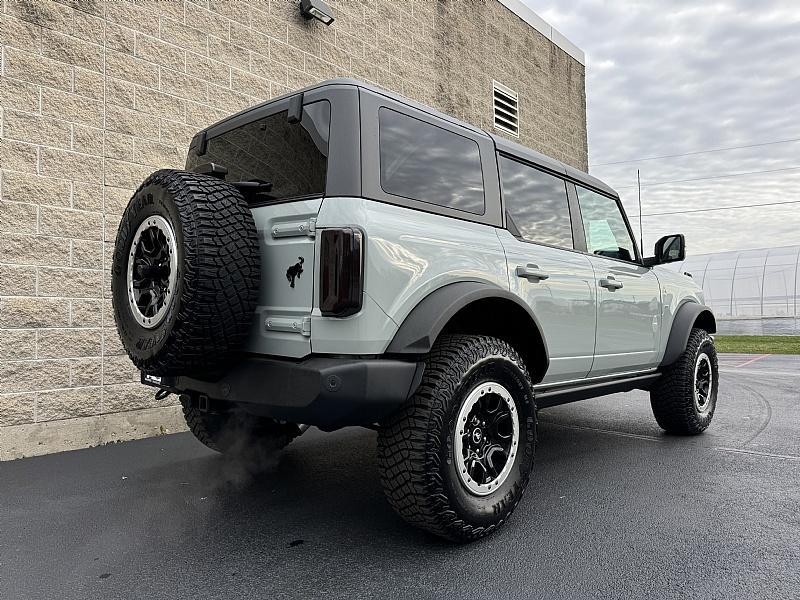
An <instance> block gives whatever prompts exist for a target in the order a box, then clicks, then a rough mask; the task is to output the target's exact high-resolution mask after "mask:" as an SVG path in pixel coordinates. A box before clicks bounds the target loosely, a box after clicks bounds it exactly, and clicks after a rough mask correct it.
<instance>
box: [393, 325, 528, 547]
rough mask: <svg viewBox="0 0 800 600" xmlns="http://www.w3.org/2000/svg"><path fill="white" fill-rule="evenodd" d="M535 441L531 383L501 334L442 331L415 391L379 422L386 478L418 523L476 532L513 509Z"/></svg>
mask: <svg viewBox="0 0 800 600" xmlns="http://www.w3.org/2000/svg"><path fill="white" fill-rule="evenodd" d="M535 447H536V403H535V401H534V390H533V383H532V381H531V376H530V374H529V373H528V369H527V366H526V364H525V361H524V360H523V359H522V357H521V356H520V355H519V353H518V352H517V351H516V350H515V349H514V348H513V347H512V346H511V345H510V344H509V343H508V342H506V341H504V340H501V339H498V338H495V337H491V336H485V335H465V334H451V335H447V334H445V335H442V336H440V337H439V339H437V340H436V343H435V344H434V345H433V348H432V349H431V351H430V353H429V354H428V356H427V357H426V360H425V371H424V373H423V376H422V381H421V382H420V385H419V387H418V388H417V390H416V392H415V393H414V395H413V396H412V397H411V398H409V399H408V400H407V401H406V403H405V405H404V406H403V407H402V408H400V409H399V410H398V411H397V412H396V413H394V414H392V415H390V416H389V418H387V419H386V420H385V421H384V422H382V423H381V424H380V428H379V429H378V466H379V468H380V474H381V485H382V486H383V490H384V492H385V494H386V498H387V500H388V501H389V504H391V506H392V508H394V510H395V511H396V512H397V513H398V514H399V515H400V516H401V517H402V518H403V519H405V520H406V521H407V522H409V523H411V524H412V525H415V526H416V527H420V528H421V529H424V530H426V531H428V532H430V533H433V534H436V535H439V536H441V537H443V538H446V539H449V540H452V541H456V542H468V541H472V540H477V539H478V538H481V537H484V536H486V535H489V534H490V533H492V532H493V531H495V530H497V529H498V528H499V527H502V526H503V524H504V523H506V522H507V521H508V519H509V518H510V516H511V514H512V513H513V512H514V509H515V508H516V506H517V504H518V503H519V501H520V499H521V498H522V494H523V492H524V491H525V487H526V486H527V485H528V480H529V479H530V475H531V467H532V465H533V457H534V452H535Z"/></svg>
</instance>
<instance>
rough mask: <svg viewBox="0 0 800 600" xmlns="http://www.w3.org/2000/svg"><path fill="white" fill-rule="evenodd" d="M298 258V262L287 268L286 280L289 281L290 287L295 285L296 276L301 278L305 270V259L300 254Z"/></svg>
mask: <svg viewBox="0 0 800 600" xmlns="http://www.w3.org/2000/svg"><path fill="white" fill-rule="evenodd" d="M297 260H298V262H297V263H295V264H293V265H292V266H291V267H289V268H288V269H286V280H287V281H288V282H289V287H294V280H295V278H299V277H300V274H301V273H302V272H303V262H305V261H304V260H303V257H302V256H298V257H297Z"/></svg>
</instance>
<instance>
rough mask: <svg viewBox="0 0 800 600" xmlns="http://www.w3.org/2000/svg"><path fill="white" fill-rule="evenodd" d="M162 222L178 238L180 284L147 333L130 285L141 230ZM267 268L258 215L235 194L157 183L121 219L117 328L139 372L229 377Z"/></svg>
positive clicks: (201, 183)
mask: <svg viewBox="0 0 800 600" xmlns="http://www.w3.org/2000/svg"><path fill="white" fill-rule="evenodd" d="M157 216H160V217H162V218H164V219H165V220H166V221H167V222H168V223H169V224H170V226H171V227H172V230H173V232H174V234H175V243H176V246H177V255H178V258H177V278H176V281H175V290H174V291H173V293H172V295H171V298H172V299H171V304H170V305H169V308H168V309H167V312H166V316H165V317H164V318H163V321H162V322H161V323H160V324H159V325H158V326H156V327H154V328H150V329H148V328H145V327H144V326H142V325H141V323H139V322H138V321H137V320H136V315H135V313H134V311H133V309H132V307H131V304H130V303H129V300H128V285H127V279H126V277H127V268H128V260H129V254H130V252H131V248H132V244H133V240H134V236H135V233H136V230H137V228H138V227H139V226H140V224H142V223H143V222H144V221H145V220H146V219H147V218H148V217H157ZM260 263H261V255H260V250H259V243H258V232H257V230H256V225H255V222H254V220H253V215H252V213H251V212H250V209H249V208H248V206H247V203H246V202H245V200H244V198H243V197H242V195H241V194H240V193H239V192H238V190H237V189H236V188H235V187H233V186H231V185H230V184H227V183H225V182H224V181H221V180H220V179H217V178H215V177H210V176H207V175H200V174H197V173H191V172H187V171H177V170H171V169H162V170H160V171H156V172H155V173H153V174H152V175H150V176H149V177H148V178H147V179H146V180H145V181H144V183H142V185H141V186H140V187H139V189H138V190H136V192H135V193H134V195H133V197H132V198H131V200H130V202H129V204H128V207H127V208H126V210H125V213H124V214H123V216H122V221H121V223H120V227H119V231H118V233H117V239H116V245H115V248H114V258H113V264H112V274H111V289H112V301H113V306H114V320H115V321H116V324H117V330H118V332H119V335H120V338H121V340H122V345H123V346H124V348H125V350H126V351H127V353H128V355H129V356H130V358H131V360H132V361H133V363H134V364H135V365H136V367H138V368H139V369H140V370H141V371H144V372H145V373H151V374H154V375H191V374H204V375H208V374H209V373H211V372H213V371H215V370H220V369H223V368H224V367H225V366H226V364H228V363H230V362H231V360H232V359H233V357H235V355H236V352H237V350H239V349H240V348H241V346H242V344H243V343H244V341H245V339H246V336H247V335H248V333H249V330H250V325H251V323H252V321H253V317H254V312H255V308H256V304H257V300H258V292H259V279H260Z"/></svg>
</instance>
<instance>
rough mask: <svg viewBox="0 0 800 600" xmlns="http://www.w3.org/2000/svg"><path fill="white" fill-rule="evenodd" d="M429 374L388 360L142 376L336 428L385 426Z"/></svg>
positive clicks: (283, 363) (257, 361)
mask: <svg viewBox="0 0 800 600" xmlns="http://www.w3.org/2000/svg"><path fill="white" fill-rule="evenodd" d="M423 370H424V363H422V362H407V361H401V360H392V359H384V358H327V357H321V356H315V357H311V358H307V359H305V360H302V361H299V362H296V361H290V360H282V359H275V358H262V357H248V358H245V359H243V360H241V361H239V362H238V363H237V364H236V365H234V366H233V367H232V368H231V369H229V370H228V371H227V372H226V373H225V375H223V376H222V377H220V378H219V379H216V380H215V381H204V380H201V379H195V378H192V377H183V376H178V377H162V378H155V377H152V376H148V375H144V374H142V383H144V384H146V385H150V386H153V387H158V388H161V389H166V390H169V391H172V392H176V393H193V394H196V395H205V396H207V397H208V398H209V399H210V400H212V401H213V400H222V401H225V402H232V403H236V404H238V405H240V406H241V407H242V408H243V409H244V410H247V411H249V412H253V413H255V414H263V415H268V416H271V417H274V418H276V419H282V420H285V421H290V422H293V423H305V424H309V425H316V426H317V427H320V428H321V429H326V430H332V429H338V428H340V427H345V426H347V425H369V424H372V423H378V422H380V421H381V420H383V419H384V418H385V417H387V416H388V415H389V414H391V413H392V412H394V411H395V410H396V409H397V408H399V407H400V406H401V405H402V404H403V403H404V402H405V401H406V400H407V399H408V398H409V396H411V394H413V393H414V391H415V390H416V388H417V386H418V385H419V382H420V381H421V379H422V372H423Z"/></svg>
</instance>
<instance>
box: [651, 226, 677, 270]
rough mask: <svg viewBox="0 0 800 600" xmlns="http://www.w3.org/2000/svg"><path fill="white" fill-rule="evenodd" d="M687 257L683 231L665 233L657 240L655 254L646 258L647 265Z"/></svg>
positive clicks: (675, 260)
mask: <svg viewBox="0 0 800 600" xmlns="http://www.w3.org/2000/svg"><path fill="white" fill-rule="evenodd" d="M685 258H686V238H685V237H684V236H683V234H681V233H675V234H673V235H665V236H664V237H662V238H661V239H660V240H658V241H657V242H656V247H655V256H651V257H648V258H645V259H644V265H645V266H646V267H654V266H655V265H663V264H665V263H671V262H678V261H681V260H684V259H685Z"/></svg>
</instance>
